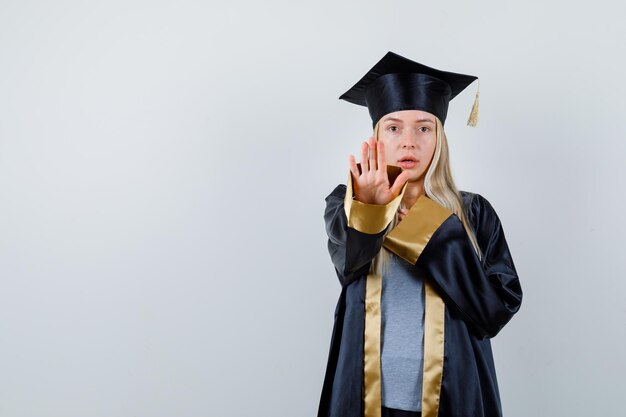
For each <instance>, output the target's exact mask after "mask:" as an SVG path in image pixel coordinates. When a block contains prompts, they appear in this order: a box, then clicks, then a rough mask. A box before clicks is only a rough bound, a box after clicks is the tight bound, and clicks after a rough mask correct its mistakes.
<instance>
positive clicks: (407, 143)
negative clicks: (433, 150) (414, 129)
mask: <svg viewBox="0 0 626 417" xmlns="http://www.w3.org/2000/svg"><path fill="white" fill-rule="evenodd" d="M416 142H417V140H416V139H415V138H414V137H413V135H412V134H411V133H409V132H407V133H405V134H404V135H403V137H402V142H401V144H402V149H415V147H416Z"/></svg>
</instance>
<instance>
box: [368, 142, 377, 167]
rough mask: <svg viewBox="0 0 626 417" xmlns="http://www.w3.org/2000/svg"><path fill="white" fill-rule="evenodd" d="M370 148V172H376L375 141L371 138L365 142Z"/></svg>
mask: <svg viewBox="0 0 626 417" xmlns="http://www.w3.org/2000/svg"><path fill="white" fill-rule="evenodd" d="M367 143H368V144H369V147H370V161H369V162H370V170H373V171H376V141H375V140H374V138H373V137H371V138H369V139H368V140H367Z"/></svg>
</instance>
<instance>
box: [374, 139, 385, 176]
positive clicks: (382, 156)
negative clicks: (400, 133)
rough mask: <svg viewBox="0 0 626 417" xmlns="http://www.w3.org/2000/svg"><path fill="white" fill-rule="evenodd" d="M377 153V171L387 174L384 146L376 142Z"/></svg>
mask: <svg viewBox="0 0 626 417" xmlns="http://www.w3.org/2000/svg"><path fill="white" fill-rule="evenodd" d="M376 146H377V151H378V170H379V171H382V172H383V173H384V174H386V173H387V162H386V161H385V144H384V143H382V142H381V141H378V143H377V144H376Z"/></svg>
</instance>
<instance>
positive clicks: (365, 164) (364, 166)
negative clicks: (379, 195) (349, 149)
mask: <svg viewBox="0 0 626 417" xmlns="http://www.w3.org/2000/svg"><path fill="white" fill-rule="evenodd" d="M368 147H369V145H368V144H367V142H363V143H362V144H361V172H363V173H365V172H367V171H369V169H370V167H369V163H368V155H367V153H368Z"/></svg>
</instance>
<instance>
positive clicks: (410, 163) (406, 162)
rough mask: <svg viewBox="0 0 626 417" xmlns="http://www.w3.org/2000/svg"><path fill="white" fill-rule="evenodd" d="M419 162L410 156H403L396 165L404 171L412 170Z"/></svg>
mask: <svg viewBox="0 0 626 417" xmlns="http://www.w3.org/2000/svg"><path fill="white" fill-rule="evenodd" d="M418 162H419V161H418V160H417V159H416V158H414V157H412V156H403V157H402V158H401V159H399V160H398V165H399V166H400V167H402V168H404V169H410V168H413V167H414V166H415V165H417V163H418Z"/></svg>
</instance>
